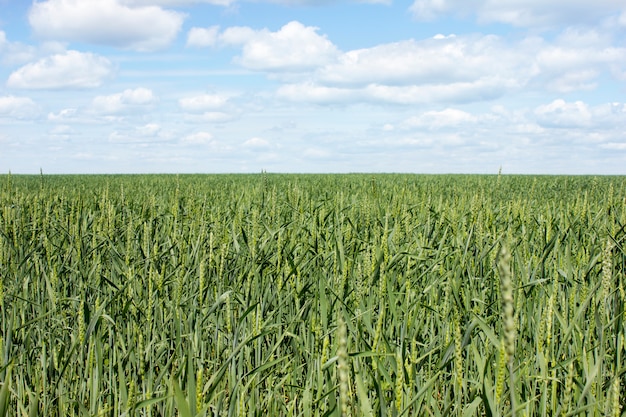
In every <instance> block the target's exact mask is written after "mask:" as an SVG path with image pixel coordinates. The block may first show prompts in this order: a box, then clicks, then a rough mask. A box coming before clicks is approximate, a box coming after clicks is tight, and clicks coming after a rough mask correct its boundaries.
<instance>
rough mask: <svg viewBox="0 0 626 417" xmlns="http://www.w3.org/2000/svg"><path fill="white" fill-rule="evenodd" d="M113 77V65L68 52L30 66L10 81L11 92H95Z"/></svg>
mask: <svg viewBox="0 0 626 417" xmlns="http://www.w3.org/2000/svg"><path fill="white" fill-rule="evenodd" d="M112 74H113V65H112V64H111V62H110V61H109V60H108V59H106V58H104V57H101V56H98V55H94V54H92V53H85V52H78V51H67V52H65V53H63V54H56V55H52V56H49V57H47V58H43V59H41V60H39V61H37V62H34V63H31V64H27V65H25V66H23V67H21V68H20V69H18V70H17V71H15V72H13V73H12V74H11V75H10V76H9V79H8V81H7V86H8V87H11V88H30V89H58V88H94V87H98V86H100V85H102V83H103V82H104V80H105V79H107V78H109V77H111V75H112Z"/></svg>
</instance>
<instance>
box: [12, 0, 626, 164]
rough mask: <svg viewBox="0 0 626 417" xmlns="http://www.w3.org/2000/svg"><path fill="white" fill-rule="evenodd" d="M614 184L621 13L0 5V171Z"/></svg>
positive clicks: (418, 3)
mask: <svg viewBox="0 0 626 417" xmlns="http://www.w3.org/2000/svg"><path fill="white" fill-rule="evenodd" d="M500 167H502V170H503V172H504V173H525V174H626V168H625V167H626V6H625V5H624V2H623V0H619V1H618V0H596V1H594V2H590V1H588V0H552V1H545V0H414V1H413V2H411V1H408V2H399V1H394V0H374V1H357V0H354V1H344V0H340V1H338V0H323V1H317V0H271V1H267V0H256V1H246V0H45V1H42V0H39V1H36V2H32V3H31V2H29V1H24V0H0V172H8V171H11V172H13V173H39V170H40V169H42V170H43V172H44V173H144V172H145V173H160V172H171V173H174V172H176V173H186V172H199V173H202V172H207V173H213V172H260V171H261V170H266V171H268V172H414V173H497V172H498V169H499V168H500Z"/></svg>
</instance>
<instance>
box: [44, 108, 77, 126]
mask: <svg viewBox="0 0 626 417" xmlns="http://www.w3.org/2000/svg"><path fill="white" fill-rule="evenodd" d="M77 114H78V109H73V108H70V109H63V110H60V111H59V112H58V113H48V121H50V122H59V123H66V122H69V121H74V120H76V116H77Z"/></svg>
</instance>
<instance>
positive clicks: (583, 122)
mask: <svg viewBox="0 0 626 417" xmlns="http://www.w3.org/2000/svg"><path fill="white" fill-rule="evenodd" d="M534 116H535V120H536V122H537V123H538V124H539V125H540V126H542V127H546V128H559V129H563V128H570V129H580V128H583V129H586V130H589V129H593V130H596V131H599V130H613V129H615V128H616V127H618V128H619V126H624V125H625V124H626V104H624V103H619V102H614V103H605V104H600V105H596V106H590V105H589V104H587V103H585V102H583V101H580V100H578V101H574V102H568V101H565V100H563V99H556V100H554V101H552V102H550V103H547V104H543V105H540V106H537V108H535V110H534ZM620 135H621V132H620Z"/></svg>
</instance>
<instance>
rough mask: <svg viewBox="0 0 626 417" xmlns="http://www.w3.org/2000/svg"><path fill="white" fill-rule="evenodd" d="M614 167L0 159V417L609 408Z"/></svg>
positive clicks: (521, 412)
mask: <svg viewBox="0 0 626 417" xmlns="http://www.w3.org/2000/svg"><path fill="white" fill-rule="evenodd" d="M625 242H626V178H624V177H590V176H580V177H566V176H545V177H543V176H514V175H497V176H496V175H491V176H489V175H472V176H470V175H430V176H429V175H400V174H397V175H391V174H387V175H382V174H376V175H366V174H351V175H347V174H346V175H287V174H267V173H261V174H254V175H179V176H176V175H133V176H130V175H129V176H123V175H119V176H116V175H108V176H107V175H98V176H43V175H41V176H18V175H11V174H8V175H2V176H1V177H0V315H1V318H2V320H1V324H0V417H3V416H176V415H179V416H183V417H189V416H374V415H376V416H449V415H453V416H474V415H479V416H483V415H484V416H510V415H516V416H557V415H559V416H577V415H581V416H583V415H586V416H620V415H624V412H625V411H626V407H625V405H626V394H625V392H626V375H625V373H626V362H625V360H624V357H625V354H626V343H625V339H624V338H625V334H626V323H625V322H624V303H625V302H626V297H625V289H624V287H625V285H626V284H625V281H626V276H625V272H626V254H625V251H624V244H625Z"/></svg>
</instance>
